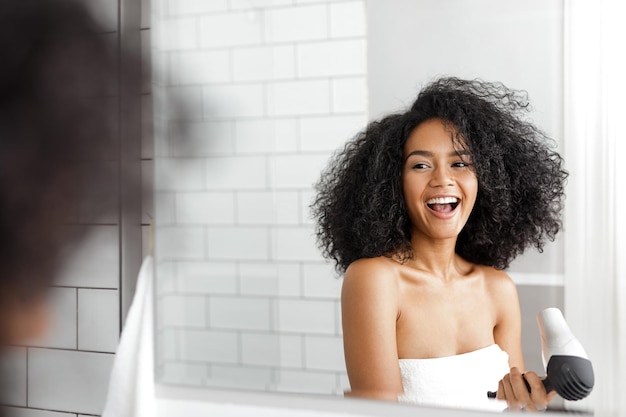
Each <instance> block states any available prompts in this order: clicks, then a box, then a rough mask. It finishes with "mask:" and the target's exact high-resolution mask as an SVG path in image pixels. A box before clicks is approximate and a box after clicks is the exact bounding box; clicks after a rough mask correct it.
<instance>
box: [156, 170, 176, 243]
mask: <svg viewBox="0 0 626 417" xmlns="http://www.w3.org/2000/svg"><path fill="white" fill-rule="evenodd" d="M157 170H158V169H155V172H156V171H157ZM153 192H154V218H153V219H152V222H153V224H154V227H155V231H156V230H158V229H160V228H161V227H163V226H165V225H172V224H174V223H175V222H176V212H175V207H176V194H175V193H174V192H169V191H158V190H156V189H154V190H153Z"/></svg>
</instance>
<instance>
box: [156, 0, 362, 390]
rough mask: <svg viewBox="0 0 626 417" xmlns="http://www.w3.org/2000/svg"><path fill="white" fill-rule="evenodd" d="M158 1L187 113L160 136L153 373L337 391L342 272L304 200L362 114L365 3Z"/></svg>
mask: <svg viewBox="0 0 626 417" xmlns="http://www.w3.org/2000/svg"><path fill="white" fill-rule="evenodd" d="M152 7H153V14H154V16H155V18H156V21H157V22H158V26H159V27H157V23H154V26H153V30H154V31H155V33H154V35H155V37H154V38H153V40H154V43H153V48H155V49H156V56H157V58H156V59H157V60H159V61H157V62H156V63H157V65H160V68H162V69H164V71H163V74H162V78H161V79H157V80H155V81H154V82H155V83H157V84H159V83H160V88H161V90H162V91H163V93H164V94H167V95H168V97H169V98H170V99H172V98H173V99H176V98H183V99H184V100H185V105H186V106H187V107H186V108H185V112H184V114H182V115H180V116H179V120H177V121H175V122H170V124H169V126H167V127H164V126H161V127H160V128H159V129H158V132H157V135H156V142H157V144H156V152H157V159H156V163H157V167H156V168H157V169H156V173H157V189H158V190H159V195H158V197H157V206H156V213H155V215H156V220H157V229H156V247H155V250H156V252H155V254H156V256H157V259H158V260H159V264H158V269H157V286H158V289H157V291H158V310H157V312H158V314H159V316H158V320H157V322H158V327H157V329H158V338H157V341H158V346H157V379H158V380H159V381H161V382H165V383H176V384H187V385H202V386H222V387H224V386H229V387H241V388H249V389H263V390H265V389H269V390H281V391H296V392H309V393H325V394H340V393H342V391H343V390H344V389H346V388H347V387H348V383H347V380H346V377H345V368H344V363H343V353H342V341H341V326H340V317H339V301H338V297H339V291H340V286H341V281H340V280H339V279H337V277H336V276H335V274H334V271H333V268H332V267H331V266H330V265H329V264H327V263H326V262H324V260H322V258H321V256H320V254H319V251H318V250H317V248H316V246H315V243H314V238H313V224H312V220H311V218H310V217H309V214H308V206H309V203H310V201H311V198H312V195H313V193H312V184H313V183H314V182H315V181H316V180H317V179H318V177H319V174H320V171H321V169H322V168H323V167H324V165H325V164H326V162H327V160H328V158H329V156H330V154H331V153H332V152H333V151H334V150H335V149H337V148H338V147H340V146H341V145H342V143H343V142H344V141H345V140H346V138H349V137H351V136H352V135H354V134H355V133H356V132H357V131H358V130H359V129H361V128H362V127H363V126H364V125H365V123H366V120H367V113H366V112H367V90H366V79H365V72H366V56H365V54H366V52H365V50H366V42H365V13H364V4H363V1H360V0H359V1H325V0H324V1H319V0H318V1H290V0H287V1H285V0H283V1H278V0H277V1H237V0H231V1H212V2H198V1H187V0H184V1H180V0H171V1H162V2H159V7H158V9H157V6H156V2H153V6H152ZM157 29H158V30H157ZM153 52H155V50H153ZM155 88H156V87H155ZM156 94H157V91H156V90H155V98H156V100H155V103H156V104H155V105H156V106H159V104H158V103H159V102H160V100H159V97H156ZM156 113H157V120H159V117H158V116H159V112H158V111H156ZM159 131H160V132H161V133H163V135H162V136H160V135H159ZM181 131H184V132H185V135H186V137H185V140H184V142H183V146H180V144H179V143H177V140H178V138H180V136H179V132H181ZM161 139H163V140H161ZM159 157H163V158H159Z"/></svg>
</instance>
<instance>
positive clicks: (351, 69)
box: [297, 39, 366, 77]
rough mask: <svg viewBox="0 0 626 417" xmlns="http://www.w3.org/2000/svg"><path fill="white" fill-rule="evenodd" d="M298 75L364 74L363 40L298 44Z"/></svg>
mask: <svg viewBox="0 0 626 417" xmlns="http://www.w3.org/2000/svg"><path fill="white" fill-rule="evenodd" d="M297 56H298V76H299V77H331V76H341V75H364V74H365V72H366V62H365V56H366V51H365V40H364V39H356V40H346V41H327V42H315V43H304V44H300V45H298V49H297Z"/></svg>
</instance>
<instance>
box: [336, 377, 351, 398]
mask: <svg viewBox="0 0 626 417" xmlns="http://www.w3.org/2000/svg"><path fill="white" fill-rule="evenodd" d="M347 391H350V380H349V379H348V373H347V372H342V373H340V374H339V375H338V376H337V390H336V391H335V392H334V394H335V395H344V393H345V392H347Z"/></svg>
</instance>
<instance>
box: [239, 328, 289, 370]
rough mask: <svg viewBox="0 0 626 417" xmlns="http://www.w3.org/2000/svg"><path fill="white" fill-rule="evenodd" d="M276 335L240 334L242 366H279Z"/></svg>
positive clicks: (278, 349) (278, 340)
mask: <svg viewBox="0 0 626 417" xmlns="http://www.w3.org/2000/svg"><path fill="white" fill-rule="evenodd" d="M280 353H281V352H280V336H279V335H278V334H263V333H245V332H243V333H242V334H241V361H242V363H243V364H244V365H260V366H270V367H276V366H280Z"/></svg>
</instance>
